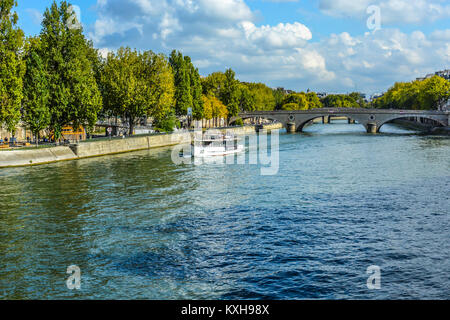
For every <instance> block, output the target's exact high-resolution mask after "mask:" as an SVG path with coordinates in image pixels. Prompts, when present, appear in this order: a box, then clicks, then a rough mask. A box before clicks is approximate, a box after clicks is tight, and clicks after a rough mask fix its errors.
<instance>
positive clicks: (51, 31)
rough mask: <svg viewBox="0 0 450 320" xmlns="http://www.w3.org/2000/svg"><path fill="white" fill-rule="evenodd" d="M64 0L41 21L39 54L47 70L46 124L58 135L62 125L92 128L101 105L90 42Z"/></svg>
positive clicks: (53, 6) (51, 8) (52, 8)
mask: <svg viewBox="0 0 450 320" xmlns="http://www.w3.org/2000/svg"><path fill="white" fill-rule="evenodd" d="M72 19H76V18H75V15H74V14H73V12H71V10H70V7H69V5H68V4H67V2H65V1H62V2H61V3H60V5H59V6H58V5H57V4H56V2H53V4H52V5H51V7H50V8H48V9H46V11H45V13H44V19H43V21H42V31H41V35H40V39H41V47H42V50H41V58H42V61H43V63H44V65H45V68H46V70H47V73H48V74H49V78H48V83H49V90H50V97H49V104H50V106H51V109H50V114H51V120H50V127H51V129H52V130H53V131H54V133H55V137H56V138H58V137H59V136H60V134H61V129H62V127H63V126H66V125H72V126H73V127H74V128H78V127H80V126H85V127H88V128H92V127H93V126H94V125H95V123H96V122H97V114H98V113H99V111H100V110H101V107H102V97H101V95H100V91H99V90H98V87H97V81H96V79H95V76H94V69H93V65H92V61H91V60H90V59H89V57H90V50H91V44H90V43H89V42H88V41H87V40H86V38H85V37H84V35H83V30H82V27H81V26H80V27H75V28H74V27H73V25H74V24H73V21H72Z"/></svg>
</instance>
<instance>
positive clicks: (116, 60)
mask: <svg viewBox="0 0 450 320" xmlns="http://www.w3.org/2000/svg"><path fill="white" fill-rule="evenodd" d="M101 82H102V85H101V86H102V88H103V96H104V98H103V99H104V104H105V108H107V109H108V110H110V112H111V114H113V115H116V116H123V117H124V118H125V119H127V122H128V124H129V129H130V134H133V132H134V127H135V125H136V123H137V120H138V119H140V118H142V117H144V116H152V117H153V118H154V120H155V126H156V127H160V128H162V127H165V129H167V128H166V127H167V122H165V120H167V119H168V118H171V116H172V114H173V113H174V109H173V105H174V95H175V86H174V76H173V71H172V68H171V66H170V64H169V63H168V61H167V60H166V59H165V57H164V56H163V55H157V54H155V53H153V52H151V51H148V52H144V53H142V54H141V53H139V52H137V51H136V50H131V49H130V48H120V49H119V50H117V53H109V54H108V58H107V59H106V62H105V65H104V67H103V73H102V80H101Z"/></svg>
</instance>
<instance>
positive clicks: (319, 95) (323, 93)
mask: <svg viewBox="0 0 450 320" xmlns="http://www.w3.org/2000/svg"><path fill="white" fill-rule="evenodd" d="M317 96H318V97H319V98H320V99H323V98H326V97H327V96H328V93H326V92H317Z"/></svg>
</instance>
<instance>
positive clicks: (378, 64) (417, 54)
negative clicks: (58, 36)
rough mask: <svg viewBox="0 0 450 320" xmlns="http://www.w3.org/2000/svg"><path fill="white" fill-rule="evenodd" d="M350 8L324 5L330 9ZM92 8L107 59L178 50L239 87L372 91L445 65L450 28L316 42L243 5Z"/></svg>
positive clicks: (113, 2) (145, 1)
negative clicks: (259, 19)
mask: <svg viewBox="0 0 450 320" xmlns="http://www.w3.org/2000/svg"><path fill="white" fill-rule="evenodd" d="M364 1H365V0H362V2H364ZM397 1H399V2H402V1H403V0H397ZM417 1H418V0H411V2H412V3H416V2H417ZM322 2H324V3H325V2H326V1H322ZM384 2H387V1H384ZM390 2H392V3H394V2H393V1H390ZM348 3H350V2H349V1H345V0H337V1H336V2H329V3H328V4H329V6H328V10H332V9H333V8H334V9H336V6H341V8H347V7H345V5H346V4H348ZM352 3H353V4H354V1H353V2H352ZM348 8H349V9H348V10H350V7H348ZM97 10H98V16H99V18H98V20H97V21H96V23H95V25H94V28H93V29H92V30H91V32H90V36H91V38H92V39H93V40H94V41H95V45H96V46H97V47H99V48H108V49H105V50H104V51H103V53H104V54H106V53H107V52H108V50H114V49H116V48H118V47H120V46H130V47H135V48H138V49H143V50H149V49H151V50H153V51H156V52H165V53H169V52H170V51H171V50H172V49H179V50H181V51H182V52H183V53H184V54H187V55H189V56H191V57H192V59H193V61H194V63H195V64H196V66H197V67H199V68H200V72H201V73H202V74H203V75H206V74H208V73H210V72H213V71H219V70H222V71H223V70H224V69H225V68H227V67H231V68H233V69H234V70H235V71H236V73H237V75H238V77H239V78H240V79H241V80H243V81H253V82H264V83H267V84H269V85H270V86H273V87H275V86H284V87H286V88H291V89H295V90H306V89H308V88H311V89H313V90H327V91H352V90H355V89H358V90H362V91H366V92H367V93H372V92H377V91H380V90H381V89H386V88H387V87H388V86H390V85H392V84H393V83H394V82H395V81H405V80H411V79H414V78H415V77H418V76H422V75H425V74H427V73H430V72H432V71H435V70H437V69H442V68H443V67H448V65H449V64H450V45H449V44H448V43H449V39H450V30H441V31H439V30H436V31H435V32H433V33H431V34H430V35H425V34H424V33H422V32H420V31H415V32H411V33H409V34H408V33H403V32H401V31H400V30H397V29H388V28H384V29H382V30H379V31H377V32H375V33H374V34H372V33H366V34H365V35H354V34H351V33H349V32H343V33H339V34H331V35H330V36H327V37H325V38H323V39H322V40H320V41H317V39H314V37H313V35H312V33H311V31H310V30H309V28H308V27H307V26H305V25H304V24H302V23H301V22H294V23H279V24H277V25H263V26H258V25H257V23H256V18H255V14H254V12H252V11H251V10H250V8H249V7H248V6H247V5H246V4H245V2H244V1H242V0H197V1H194V0H120V1H119V0H101V1H98V3H97ZM364 12H365V9H364ZM313 40H315V41H314V42H313Z"/></svg>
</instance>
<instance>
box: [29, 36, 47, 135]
mask: <svg viewBox="0 0 450 320" xmlns="http://www.w3.org/2000/svg"><path fill="white" fill-rule="evenodd" d="M40 50H41V47H40V41H39V38H38V37H35V38H29V39H28V41H27V48H26V55H25V62H26V73H25V76H24V88H23V90H24V99H23V115H22V119H23V121H24V122H25V124H26V125H27V126H28V127H29V128H30V130H31V131H32V132H33V134H34V135H35V136H36V137H37V138H38V137H39V132H40V131H41V130H43V129H46V128H47V127H48V126H49V125H50V119H51V115H50V104H49V98H50V91H49V87H48V77H49V75H48V73H47V71H46V69H45V66H44V63H43V61H42V59H41V56H40V53H41V52H40Z"/></svg>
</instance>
